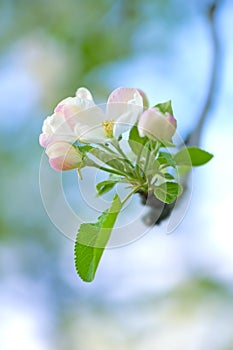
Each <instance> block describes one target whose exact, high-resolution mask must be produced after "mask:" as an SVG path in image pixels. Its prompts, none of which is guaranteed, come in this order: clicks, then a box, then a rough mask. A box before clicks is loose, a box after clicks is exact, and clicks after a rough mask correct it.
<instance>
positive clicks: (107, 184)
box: [96, 175, 121, 196]
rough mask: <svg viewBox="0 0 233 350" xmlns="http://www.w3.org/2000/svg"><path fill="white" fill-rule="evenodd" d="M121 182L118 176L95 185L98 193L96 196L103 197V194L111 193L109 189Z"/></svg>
mask: <svg viewBox="0 0 233 350" xmlns="http://www.w3.org/2000/svg"><path fill="white" fill-rule="evenodd" d="M120 180H121V177H119V176H111V175H110V177H109V179H108V180H104V181H101V182H99V183H98V184H97V185H96V190H97V192H98V196H101V195H103V194H104V193H107V192H109V191H111V189H112V188H113V187H114V186H115V185H116V184H117V183H118V182H119V181H120Z"/></svg>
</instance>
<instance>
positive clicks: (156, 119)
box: [138, 108, 176, 141]
mask: <svg viewBox="0 0 233 350" xmlns="http://www.w3.org/2000/svg"><path fill="white" fill-rule="evenodd" d="M175 131H176V120H175V118H174V117H173V116H171V115H166V114H163V113H161V112H160V111H159V110H158V109H157V108H151V109H148V110H146V111H145V112H144V113H143V114H142V115H141V117H140V118H139V122H138V132H139V135H140V136H141V137H143V136H148V137H149V138H151V139H155V140H160V141H170V140H171V138H172V136H173V135H174V133H175Z"/></svg>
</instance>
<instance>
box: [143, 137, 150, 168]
mask: <svg viewBox="0 0 233 350" xmlns="http://www.w3.org/2000/svg"><path fill="white" fill-rule="evenodd" d="M150 143H151V142H150V141H148V142H147V143H146V144H145V147H147V145H148V146H149V145H150ZM149 160H150V150H149V148H148V149H147V152H146V160H145V164H144V173H146V170H147V168H148V165H149Z"/></svg>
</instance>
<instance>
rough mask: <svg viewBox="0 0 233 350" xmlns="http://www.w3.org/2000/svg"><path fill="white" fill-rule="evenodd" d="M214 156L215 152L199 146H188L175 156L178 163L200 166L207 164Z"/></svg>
mask: <svg viewBox="0 0 233 350" xmlns="http://www.w3.org/2000/svg"><path fill="white" fill-rule="evenodd" d="M212 158H213V154H211V153H208V152H206V151H204V150H202V149H200V148H198V147H187V148H183V149H182V150H180V151H179V152H178V153H176V155H175V156H174V161H175V162H176V165H179V166H180V165H181V166H183V165H185V166H199V165H203V164H206V163H207V162H209V161H210V160H211V159H212Z"/></svg>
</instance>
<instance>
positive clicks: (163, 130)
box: [39, 87, 212, 281]
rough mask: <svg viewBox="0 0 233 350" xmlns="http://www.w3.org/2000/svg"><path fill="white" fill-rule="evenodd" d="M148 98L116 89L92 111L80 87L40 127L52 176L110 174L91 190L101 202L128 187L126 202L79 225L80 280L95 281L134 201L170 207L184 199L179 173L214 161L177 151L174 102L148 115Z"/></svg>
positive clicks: (191, 150) (190, 150)
mask: <svg viewBox="0 0 233 350" xmlns="http://www.w3.org/2000/svg"><path fill="white" fill-rule="evenodd" d="M148 105H149V103H148V99H147V97H146V95H145V93H144V92H143V91H142V90H140V89H135V88H123V87H121V88H118V89H116V90H114V91H113V92H112V93H111V94H110V96H109V97H108V100H107V103H106V104H105V105H97V104H96V103H95V102H94V99H93V97H92V94H91V93H90V91H89V90H88V89H86V88H84V87H81V88H79V89H78V90H77V92H76V95H75V97H68V98H66V99H64V100H62V101H61V102H60V103H59V104H58V105H57V107H56V108H55V110H54V113H53V114H52V115H51V116H49V117H47V118H46V119H45V121H44V123H43V127H42V133H41V135H40V138H39V142H40V145H41V146H42V147H44V148H45V152H46V154H47V155H48V158H49V162H50V165H51V167H52V168H53V169H55V170H57V171H65V170H71V169H77V170H78V174H79V175H80V177H81V170H82V169H83V168H84V167H95V168H98V169H101V170H102V171H104V172H106V173H108V178H107V179H106V180H104V181H101V182H100V183H98V184H97V185H96V190H97V193H98V195H104V194H105V193H106V192H108V191H111V190H112V189H114V187H115V186H116V184H118V183H123V184H125V186H126V188H127V190H128V191H129V192H128V194H127V195H126V197H125V198H124V199H121V198H120V197H119V195H118V194H117V193H116V194H115V196H114V198H113V201H112V205H111V207H110V208H109V209H108V210H107V211H105V212H104V213H103V214H102V215H101V216H100V217H99V219H98V221H97V223H95V224H93V223H91V224H87V223H85V224H82V225H81V226H80V229H79V232H78V235H77V240H76V244H75V265H76V268H77V271H78V274H79V275H80V277H81V278H82V279H83V280H85V281H92V280H93V278H94V276H95V272H96V269H97V266H98V263H99V260H100V258H101V256H102V253H103V250H104V247H105V246H106V244H107V242H108V239H109V237H110V234H111V231H112V228H113V226H114V224H115V221H116V219H117V216H118V214H119V212H120V211H121V209H122V208H123V206H124V204H125V203H126V201H127V200H128V199H129V198H130V197H131V196H132V195H134V194H136V193H137V194H139V195H143V196H144V197H147V196H151V195H153V196H155V198H156V199H157V200H159V201H160V202H161V203H167V204H169V203H174V202H175V201H176V199H177V197H178V196H180V195H181V193H182V186H181V184H180V181H179V170H180V169H181V168H182V167H185V168H186V170H187V169H190V168H191V166H196V165H202V164H205V163H206V162H207V161H209V160H210V159H211V158H212V155H211V154H209V153H208V152H205V151H203V150H200V149H199V148H197V147H190V148H186V147H183V148H182V149H179V150H178V152H175V151H174V150H176V148H175V145H174V143H173V140H172V138H173V136H174V134H175V132H176V128H177V121H176V119H175V118H174V113H173V110H172V106H171V101H167V102H165V103H159V104H157V105H155V106H153V107H151V108H149V106H148Z"/></svg>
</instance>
